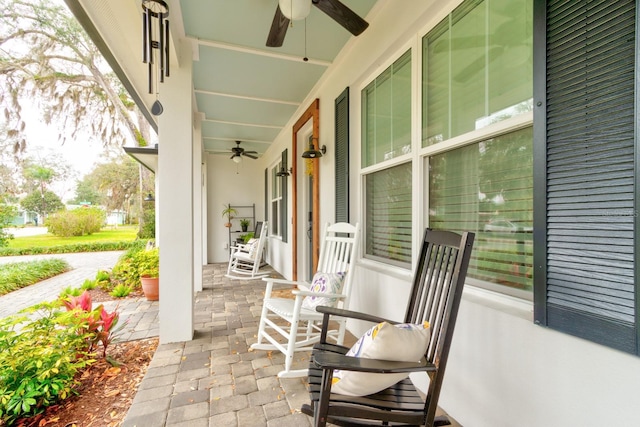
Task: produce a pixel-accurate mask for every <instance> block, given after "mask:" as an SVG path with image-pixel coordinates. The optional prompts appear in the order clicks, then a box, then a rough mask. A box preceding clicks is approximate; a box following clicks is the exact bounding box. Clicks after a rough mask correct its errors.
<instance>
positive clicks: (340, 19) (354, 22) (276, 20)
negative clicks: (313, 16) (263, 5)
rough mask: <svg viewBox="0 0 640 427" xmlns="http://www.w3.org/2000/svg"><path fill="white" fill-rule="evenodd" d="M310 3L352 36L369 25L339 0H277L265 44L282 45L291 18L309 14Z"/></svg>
mask: <svg viewBox="0 0 640 427" xmlns="http://www.w3.org/2000/svg"><path fill="white" fill-rule="evenodd" d="M311 4H313V5H314V6H315V7H317V8H318V9H320V10H321V11H323V12H324V13H326V14H327V15H329V16H330V17H331V18H332V19H333V20H334V21H336V22H337V23H338V24H340V25H342V26H343V27H344V28H345V29H347V31H349V32H350V33H351V34H353V35H354V36H357V35H359V34H360V33H362V32H363V31H364V30H366V29H367V27H368V26H369V23H368V22H367V21H365V20H364V19H362V18H361V17H360V16H358V14H356V13H355V12H354V11H353V10H351V9H349V8H348V7H347V6H345V5H344V4H343V3H342V2H341V1H340V0H279V1H278V6H277V8H276V13H275V15H274V17H273V22H272V23H271V30H270V31H269V36H268V37H267V46H268V47H280V46H282V43H283V42H284V36H285V35H286V34H287V28H288V27H289V23H290V22H291V20H292V19H293V20H296V19H304V18H305V17H306V16H307V15H308V14H309V9H310V8H311Z"/></svg>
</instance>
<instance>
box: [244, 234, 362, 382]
mask: <svg viewBox="0 0 640 427" xmlns="http://www.w3.org/2000/svg"><path fill="white" fill-rule="evenodd" d="M359 240H360V226H359V224H356V225H351V224H348V223H344V222H343V223H335V224H333V225H329V224H327V225H325V227H324V231H323V234H322V238H321V243H320V257H319V259H318V269H317V272H316V274H315V275H314V279H313V282H312V283H311V284H309V283H306V282H298V281H289V280H281V279H275V278H265V279H263V280H265V281H266V282H267V285H266V289H265V296H264V301H263V305H262V314H261V317H260V325H259V327H258V342H257V343H255V344H253V345H252V346H251V348H252V349H254V350H278V351H280V352H282V353H283V354H284V356H285V369H284V370H283V371H281V372H280V373H279V374H278V377H280V378H291V377H300V376H306V375H307V373H308V371H307V369H299V370H292V369H291V366H292V363H293V356H294V353H295V352H296V351H308V350H311V349H312V348H313V344H315V343H317V342H318V341H319V339H320V322H321V321H322V314H321V313H318V312H317V311H316V310H315V306H316V305H318V304H323V305H332V306H337V307H340V308H343V309H346V308H347V307H348V304H349V293H350V291H351V281H352V278H353V270H354V262H355V259H356V255H357V249H358V243H359ZM275 284H277V285H288V286H287V287H288V288H291V287H292V286H297V289H294V290H293V291H292V293H293V296H294V298H274V297H273V296H272V291H273V290H274V285H275ZM336 324H337V329H332V330H330V331H327V333H326V335H327V337H329V338H331V339H332V340H333V341H334V342H336V343H337V344H342V342H343V340H344V336H345V332H346V323H345V322H340V321H339V322H336ZM333 325H335V324H333ZM333 325H332V326H333Z"/></svg>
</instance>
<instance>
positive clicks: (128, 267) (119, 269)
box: [111, 246, 144, 289]
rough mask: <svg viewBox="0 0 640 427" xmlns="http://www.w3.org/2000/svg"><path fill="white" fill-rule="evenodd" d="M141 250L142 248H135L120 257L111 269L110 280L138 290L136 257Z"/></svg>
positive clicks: (138, 276)
mask: <svg viewBox="0 0 640 427" xmlns="http://www.w3.org/2000/svg"><path fill="white" fill-rule="evenodd" d="M143 250H144V246H135V247H132V248H129V250H127V251H126V252H125V253H123V254H122V255H120V258H118V262H116V265H114V266H113V268H112V269H111V280H112V281H113V282H116V283H122V284H124V285H127V286H130V287H131V288H133V289H137V288H139V287H140V273H139V272H138V264H137V261H136V256H137V254H138V253H139V252H141V251H143Z"/></svg>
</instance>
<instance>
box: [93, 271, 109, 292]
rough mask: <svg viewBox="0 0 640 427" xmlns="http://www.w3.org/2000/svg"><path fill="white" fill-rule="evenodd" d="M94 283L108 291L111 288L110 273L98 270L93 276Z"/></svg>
mask: <svg viewBox="0 0 640 427" xmlns="http://www.w3.org/2000/svg"><path fill="white" fill-rule="evenodd" d="M95 282H96V285H97V286H99V287H100V289H103V290H105V291H107V292H108V291H109V290H110V289H111V275H110V274H109V272H108V271H105V270H98V272H97V273H96V278H95Z"/></svg>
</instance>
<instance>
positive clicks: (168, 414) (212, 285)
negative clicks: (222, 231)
mask: <svg viewBox="0 0 640 427" xmlns="http://www.w3.org/2000/svg"><path fill="white" fill-rule="evenodd" d="M226 267H227V265H226V264H212V265H208V266H206V267H205V268H204V273H203V275H204V286H203V287H204V290H203V291H202V292H199V293H198V295H197V298H196V306H195V329H196V331H195V337H194V339H193V340H192V341H188V342H182V343H176V344H162V345H160V346H159V347H158V350H157V351H156V354H155V356H154V358H153V360H152V361H151V364H150V365H149V369H148V371H147V374H146V375H145V377H144V380H143V381H142V383H141V384H140V387H139V389H138V393H137V394H136V397H135V399H134V401H133V405H132V406H131V408H130V409H129V413H128V414H127V417H126V419H125V421H124V423H123V426H129V427H131V426H138V427H142V426H165V425H166V426H225V427H233V426H241V427H249V426H274V427H287V426H291V427H294V426H295V427H299V426H309V425H311V424H310V418H309V417H308V416H306V415H304V414H302V413H300V412H299V408H300V407H301V406H302V404H303V403H307V402H308V398H309V395H308V393H307V390H306V382H305V378H294V379H279V378H277V377H276V374H277V373H278V372H280V371H281V370H282V369H284V357H283V356H282V354H280V353H278V352H273V353H271V352H266V351H249V346H250V345H251V344H252V343H254V342H256V334H257V331H258V321H259V319H260V310H261V306H262V298H263V296H264V286H265V284H264V282H263V281H262V280H230V279H227V278H225V277H224V274H225V273H226ZM308 357H309V354H308V353H306V352H305V353H300V354H299V355H298V356H297V361H296V367H306V365H307V363H308Z"/></svg>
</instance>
